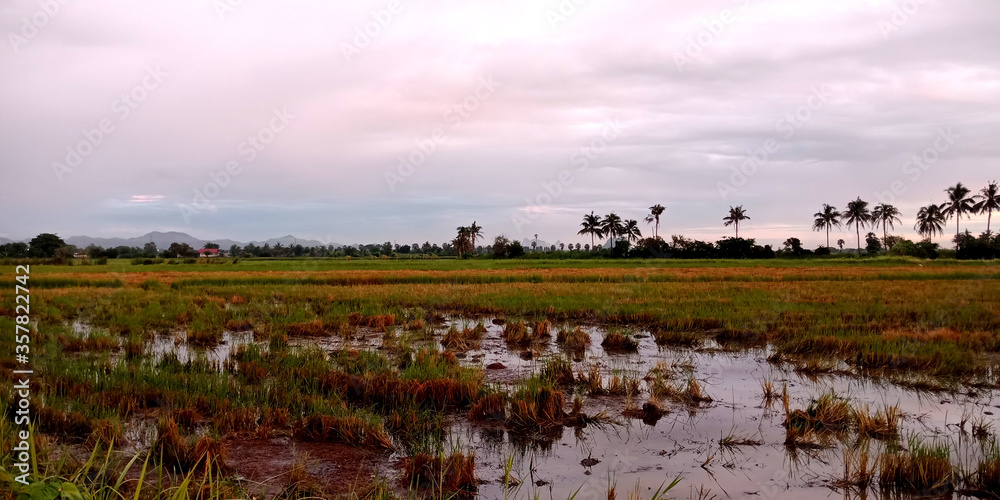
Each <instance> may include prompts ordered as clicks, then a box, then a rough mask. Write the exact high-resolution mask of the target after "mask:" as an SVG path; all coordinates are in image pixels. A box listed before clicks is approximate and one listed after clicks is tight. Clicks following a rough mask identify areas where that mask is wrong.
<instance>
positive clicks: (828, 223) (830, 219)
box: [813, 203, 841, 248]
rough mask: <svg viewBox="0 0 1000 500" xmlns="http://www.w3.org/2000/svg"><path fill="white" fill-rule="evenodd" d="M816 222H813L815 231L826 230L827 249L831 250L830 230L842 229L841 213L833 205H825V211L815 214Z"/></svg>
mask: <svg viewBox="0 0 1000 500" xmlns="http://www.w3.org/2000/svg"><path fill="white" fill-rule="evenodd" d="M813 217H815V218H816V220H814V221H813V230H815V231H822V230H824V229H825V230H826V247H827V248H830V228H832V227H834V226H836V227H840V226H841V223H840V212H839V211H837V209H836V208H834V207H833V206H831V205H827V204H826V203H824V204H823V210H821V211H819V212H816V213H815V214H813Z"/></svg>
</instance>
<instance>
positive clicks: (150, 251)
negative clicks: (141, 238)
mask: <svg viewBox="0 0 1000 500" xmlns="http://www.w3.org/2000/svg"><path fill="white" fill-rule="evenodd" d="M142 253H144V254H146V256H147V257H150V258H152V257H156V243H153V242H152V241H150V242H148V243H146V244H145V245H143V246H142Z"/></svg>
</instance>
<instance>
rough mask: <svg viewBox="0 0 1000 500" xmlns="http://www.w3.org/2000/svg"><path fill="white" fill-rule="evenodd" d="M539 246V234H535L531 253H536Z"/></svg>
mask: <svg viewBox="0 0 1000 500" xmlns="http://www.w3.org/2000/svg"><path fill="white" fill-rule="evenodd" d="M537 245H538V233H535V239H533V240H531V251H532V252H534V251H535V246H537Z"/></svg>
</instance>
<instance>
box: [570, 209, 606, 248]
mask: <svg viewBox="0 0 1000 500" xmlns="http://www.w3.org/2000/svg"><path fill="white" fill-rule="evenodd" d="M580 226H582V227H583V229H580V230H579V231H577V233H576V234H579V235H588V234H589V235H590V246H591V247H594V237H597V238H602V237H604V228H603V226H602V224H601V218H600V217H598V216H596V215H594V212H593V211H591V212H590V214H589V215H584V216H583V222H582V223H580ZM594 248H596V247H594Z"/></svg>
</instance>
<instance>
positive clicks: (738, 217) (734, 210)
mask: <svg viewBox="0 0 1000 500" xmlns="http://www.w3.org/2000/svg"><path fill="white" fill-rule="evenodd" d="M722 220H723V221H724V222H725V224H723V225H724V226H732V225H736V237H737V238H739V237H740V222H743V221H745V220H750V216H748V215H747V212H746V210H743V205H739V206H737V207H729V215H727V216H726V217H723V218H722Z"/></svg>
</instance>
